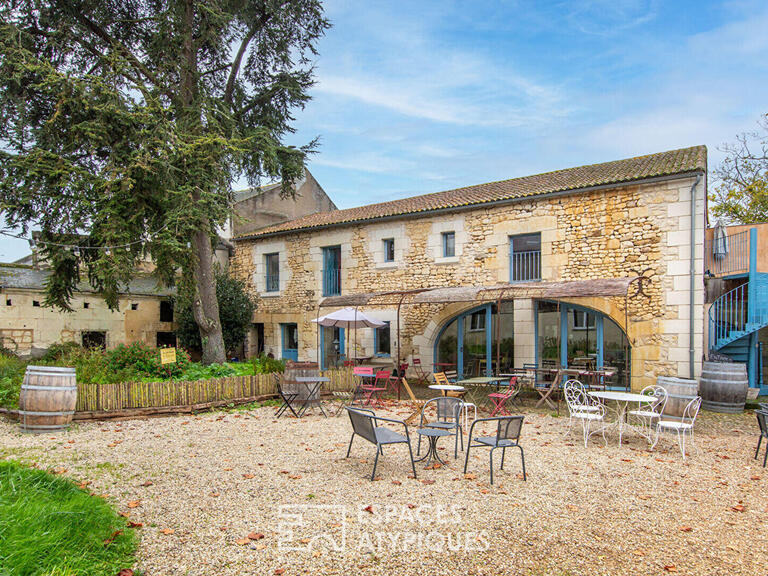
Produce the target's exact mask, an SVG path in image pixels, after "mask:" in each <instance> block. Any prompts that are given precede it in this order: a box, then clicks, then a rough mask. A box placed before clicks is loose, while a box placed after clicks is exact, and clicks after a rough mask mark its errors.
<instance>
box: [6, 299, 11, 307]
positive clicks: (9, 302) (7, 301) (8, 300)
mask: <svg viewBox="0 0 768 576" xmlns="http://www.w3.org/2000/svg"><path fill="white" fill-rule="evenodd" d="M5 305H6V306H13V302H11V299H10V298H8V299H7V300H6V301H5Z"/></svg>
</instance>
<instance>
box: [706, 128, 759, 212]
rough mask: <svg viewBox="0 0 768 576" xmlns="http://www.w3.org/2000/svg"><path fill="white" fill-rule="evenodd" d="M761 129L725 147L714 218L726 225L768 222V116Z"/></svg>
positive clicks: (712, 197) (716, 190) (717, 172)
mask: <svg viewBox="0 0 768 576" xmlns="http://www.w3.org/2000/svg"><path fill="white" fill-rule="evenodd" d="M759 126H760V129H759V131H756V132H750V133H746V134H741V135H739V136H737V137H736V143H734V144H727V145H725V146H724V147H723V151H724V152H725V153H726V157H725V159H724V160H723V162H722V164H720V166H719V167H718V168H717V169H716V170H715V177H716V181H717V186H716V188H715V193H714V194H712V195H711V196H710V200H711V202H712V204H713V206H712V214H714V215H715V216H716V217H719V218H721V219H722V220H724V221H725V222H726V223H741V224H754V223H757V222H765V221H766V220H768V114H766V115H764V116H763V117H762V118H761V121H760V123H759Z"/></svg>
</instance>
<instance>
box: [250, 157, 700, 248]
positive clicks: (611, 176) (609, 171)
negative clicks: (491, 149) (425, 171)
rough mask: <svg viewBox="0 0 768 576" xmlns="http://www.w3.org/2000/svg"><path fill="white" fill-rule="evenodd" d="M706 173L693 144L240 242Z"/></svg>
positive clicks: (329, 215) (342, 213) (284, 228)
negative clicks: (408, 215)
mask: <svg viewBox="0 0 768 576" xmlns="http://www.w3.org/2000/svg"><path fill="white" fill-rule="evenodd" d="M706 170H707V148H706V147H705V146H694V147H692V148H681V149H680V150H671V151H669V152H660V153H658V154H650V155H648V156H637V157H635V158H627V159H626V160H616V161H614V162H605V163H603V164H592V165H589V166H580V167H578V168H567V169H565V170H557V171H555V172H545V173H544V174H537V175H535V176H524V177H522V178H513V179H511V180H502V181H499V182H489V183H488V184H478V185H476V186H467V187H465V188H457V189H455V190H447V191H445V192H435V193H432V194H424V195H422V196H413V197H411V198H402V199H400V200H392V201H390V202H382V203H379V204H368V205H366V206H359V207H357V208H348V209H346V210H334V211H332V212H320V213H317V214H311V215H309V216H305V217H303V218H297V219H296V220H290V221H288V222H284V223H281V224H276V225H275V226H270V227H268V228H264V229H263V230H259V231H258V233H256V234H250V235H247V236H241V237H240V238H236V240H240V239H242V240H245V239H250V238H259V237H261V236H270V235H273V234H282V233H287V232H292V231H298V230H308V229H312V228H321V227H326V226H338V225H342V224H347V223H352V222H361V221H366V220H375V219H377V218H385V217H393V216H401V215H403V216H404V215H407V214H414V213H419V212H430V211H433V210H441V209H451V208H457V209H458V208H462V207H468V206H478V205H482V204H487V203H490V202H503V201H505V200H514V199H517V198H524V197H528V196H538V195H543V194H551V193H554V192H565V191H569V190H573V191H575V190H580V189H583V188H591V187H593V186H603V185H610V184H622V183H628V182H634V181H638V180H645V179H647V178H653V177H659V176H671V175H675V174H682V173H688V172H699V171H704V172H706Z"/></svg>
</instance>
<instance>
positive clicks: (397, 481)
mask: <svg viewBox="0 0 768 576" xmlns="http://www.w3.org/2000/svg"><path fill="white" fill-rule="evenodd" d="M392 484H394V485H395V486H400V485H401V484H402V482H400V480H392Z"/></svg>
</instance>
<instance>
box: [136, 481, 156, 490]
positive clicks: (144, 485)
mask: <svg viewBox="0 0 768 576" xmlns="http://www.w3.org/2000/svg"><path fill="white" fill-rule="evenodd" d="M152 485H154V482H152V480H147V481H146V482H142V483H141V484H139V486H141V487H142V488H147V487H148V486H152Z"/></svg>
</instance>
